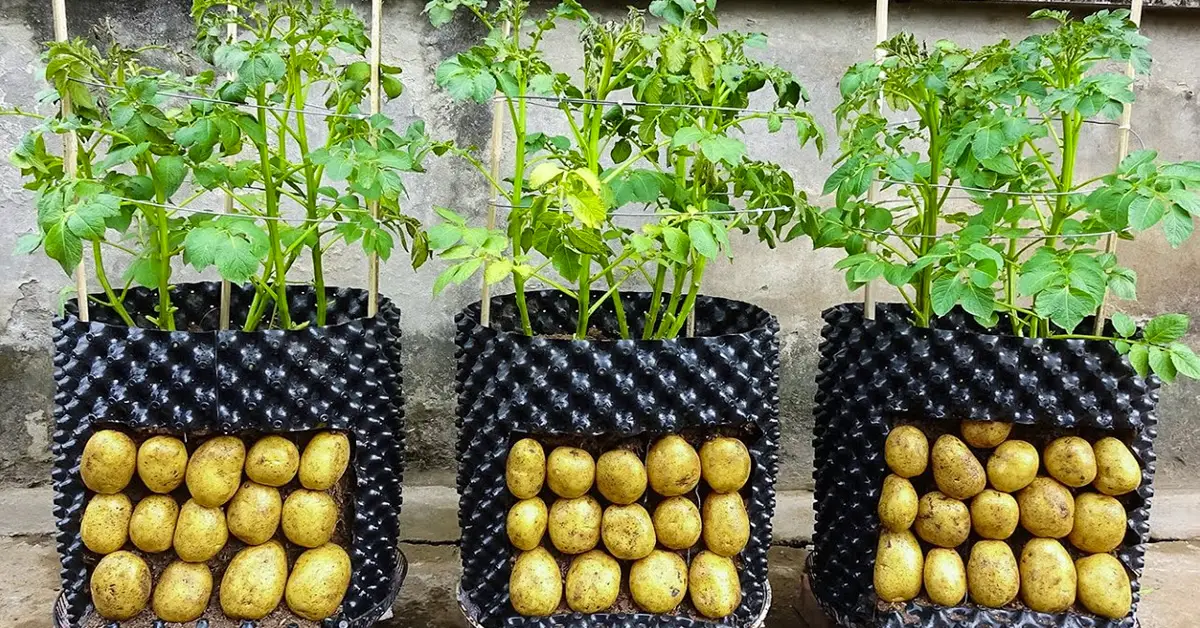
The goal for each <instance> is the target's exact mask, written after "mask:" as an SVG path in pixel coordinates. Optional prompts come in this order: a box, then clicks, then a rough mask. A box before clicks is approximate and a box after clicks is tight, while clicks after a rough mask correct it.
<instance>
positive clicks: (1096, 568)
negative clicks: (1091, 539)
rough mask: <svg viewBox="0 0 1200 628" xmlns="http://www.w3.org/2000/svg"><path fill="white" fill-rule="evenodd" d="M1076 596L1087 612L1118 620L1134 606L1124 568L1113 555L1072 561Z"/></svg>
mask: <svg viewBox="0 0 1200 628" xmlns="http://www.w3.org/2000/svg"><path fill="white" fill-rule="evenodd" d="M1075 571H1076V573H1077V574H1078V576H1077V586H1078V591H1077V593H1078V597H1079V601H1080V603H1082V604H1083V605H1084V607H1086V608H1087V609H1088V610H1089V611H1091V612H1093V613H1095V614H1097V615H1100V616H1101V617H1108V618H1110V619H1121V618H1122V617H1125V616H1126V615H1128V614H1129V609H1130V608H1131V607H1132V606H1133V592H1132V591H1131V589H1130V586H1129V574H1128V573H1126V572H1125V566H1124V565H1122V564H1121V561H1119V560H1117V558H1116V557H1115V556H1113V555H1112V554H1092V555H1091V556H1086V557H1084V558H1080V559H1079V560H1077V561H1075Z"/></svg>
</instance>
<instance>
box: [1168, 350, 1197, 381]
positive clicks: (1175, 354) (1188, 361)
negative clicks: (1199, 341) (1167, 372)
mask: <svg viewBox="0 0 1200 628" xmlns="http://www.w3.org/2000/svg"><path fill="white" fill-rule="evenodd" d="M1170 353H1171V364H1173V365H1174V366H1175V370H1177V371H1179V372H1180V373H1182V374H1184V375H1186V376H1187V377H1190V378H1192V379H1200V357H1196V354H1195V353H1194V352H1193V351H1192V349H1191V347H1189V346H1187V345H1185V344H1183V343H1174V344H1172V345H1171V347H1170Z"/></svg>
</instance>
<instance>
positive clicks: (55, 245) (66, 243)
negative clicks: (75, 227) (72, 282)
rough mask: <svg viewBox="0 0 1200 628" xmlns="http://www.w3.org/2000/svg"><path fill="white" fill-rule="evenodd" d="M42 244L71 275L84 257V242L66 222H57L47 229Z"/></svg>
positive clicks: (51, 257) (47, 252) (51, 256)
mask: <svg viewBox="0 0 1200 628" xmlns="http://www.w3.org/2000/svg"><path fill="white" fill-rule="evenodd" d="M42 246H43V247H44V249H45V251H46V255H47V256H48V257H49V258H50V259H52V260H55V261H56V262H58V263H59V265H60V266H62V269H63V272H65V273H67V274H68V275H71V274H73V273H74V272H75V267H77V266H79V261H80V260H82V259H83V242H82V241H81V240H80V239H79V236H77V235H75V234H74V233H71V232H70V230H68V229H67V227H66V225H64V224H57V225H54V226H52V227H50V229H49V230H47V231H46V234H45V238H44V239H43V241H42Z"/></svg>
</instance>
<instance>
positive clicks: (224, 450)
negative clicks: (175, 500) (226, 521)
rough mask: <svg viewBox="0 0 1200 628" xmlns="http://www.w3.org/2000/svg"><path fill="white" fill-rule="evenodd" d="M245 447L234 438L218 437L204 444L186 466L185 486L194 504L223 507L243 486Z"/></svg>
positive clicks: (239, 440)
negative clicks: (239, 487)
mask: <svg viewBox="0 0 1200 628" xmlns="http://www.w3.org/2000/svg"><path fill="white" fill-rule="evenodd" d="M245 461H246V445H245V443H243V442H242V439H240V438H238V437H236V436H218V437H216V438H211V439H209V440H207V441H205V442H204V444H203V445H200V447H199V448H197V449H196V452H195V453H193V454H192V459H191V460H189V461H188V466H187V476H186V480H187V487H188V491H189V492H190V493H191V494H192V499H194V500H196V503H198V504H200V505H201V506H205V507H207V508H216V507H218V506H224V505H225V502H227V501H229V500H230V499H231V498H233V494H234V493H236V492H237V490H238V486H240V485H241V483H242V465H243V464H244V463H245Z"/></svg>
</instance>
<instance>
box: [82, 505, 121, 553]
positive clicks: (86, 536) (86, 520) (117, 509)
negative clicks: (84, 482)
mask: <svg viewBox="0 0 1200 628" xmlns="http://www.w3.org/2000/svg"><path fill="white" fill-rule="evenodd" d="M132 513H133V504H131V503H130V502H129V498H128V497H126V496H125V495H123V494H121V493H116V494H114V495H103V494H100V495H94V496H92V498H91V499H90V500H89V501H88V504H87V507H86V508H84V510H83V521H82V522H81V523H80V525H79V536H80V538H81V539H82V540H83V545H84V546H85V547H87V548H88V549H89V550H91V551H93V552H95V553H97V554H111V553H113V552H115V551H117V550H119V549H121V548H122V547H124V545H125V541H127V540H128V539H129V536H128V535H129V519H130V517H131V515H132Z"/></svg>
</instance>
